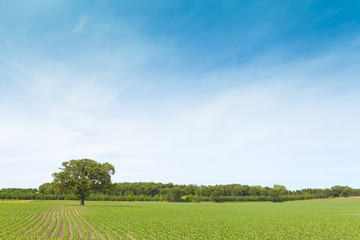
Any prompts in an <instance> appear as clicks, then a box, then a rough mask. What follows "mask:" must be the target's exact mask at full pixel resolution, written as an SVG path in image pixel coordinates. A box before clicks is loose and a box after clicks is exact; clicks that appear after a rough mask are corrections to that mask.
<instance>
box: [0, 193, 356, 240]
mask: <svg viewBox="0 0 360 240" xmlns="http://www.w3.org/2000/svg"><path fill="white" fill-rule="evenodd" d="M359 236H360V198H335V199H318V200H305V201H294V202H284V203H270V202H252V203H168V202H86V204H85V206H80V205H79V202H78V201H4V202H0V239H18V238H37V239H49V238H54V239H56V238H57V239H69V238H74V239H75V238H83V239H239V238H243V239H359Z"/></svg>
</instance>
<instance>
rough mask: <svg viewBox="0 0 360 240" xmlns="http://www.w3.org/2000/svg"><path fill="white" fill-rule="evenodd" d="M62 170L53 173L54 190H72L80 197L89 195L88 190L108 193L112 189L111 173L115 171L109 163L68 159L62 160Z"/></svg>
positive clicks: (82, 202)
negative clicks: (66, 160)
mask: <svg viewBox="0 0 360 240" xmlns="http://www.w3.org/2000/svg"><path fill="white" fill-rule="evenodd" d="M59 169H60V170H62V171H61V172H58V173H53V175H52V176H53V177H54V180H53V182H52V186H53V188H54V190H55V191H56V192H63V193H71V192H73V193H74V194H75V195H77V196H78V197H79V198H80V199H81V204H82V205H84V199H85V198H86V197H88V196H89V194H90V191H101V192H104V193H109V192H110V191H111V190H112V189H113V184H112V183H111V175H113V174H114V173H115V169H114V166H113V165H111V164H109V163H107V162H106V163H103V164H101V163H98V162H96V161H95V160H91V159H79V160H70V161H69V162H63V163H62V168H59Z"/></svg>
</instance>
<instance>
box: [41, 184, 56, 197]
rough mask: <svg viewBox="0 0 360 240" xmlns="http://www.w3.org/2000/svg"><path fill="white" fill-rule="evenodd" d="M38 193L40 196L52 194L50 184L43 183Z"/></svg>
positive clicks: (52, 189) (52, 190)
mask: <svg viewBox="0 0 360 240" xmlns="http://www.w3.org/2000/svg"><path fill="white" fill-rule="evenodd" d="M39 192H40V193H42V194H54V188H53V185H52V184H51V183H44V184H42V185H41V186H40V187H39Z"/></svg>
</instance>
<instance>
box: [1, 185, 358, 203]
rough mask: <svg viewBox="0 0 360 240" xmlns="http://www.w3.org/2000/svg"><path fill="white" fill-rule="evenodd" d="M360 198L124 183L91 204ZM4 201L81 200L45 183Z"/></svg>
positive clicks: (6, 192) (341, 192) (11, 191)
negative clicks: (99, 202) (107, 202)
mask: <svg viewBox="0 0 360 240" xmlns="http://www.w3.org/2000/svg"><path fill="white" fill-rule="evenodd" d="M349 196H360V189H353V188H350V187H348V186H339V185H336V186H333V187H331V188H325V189H318V188H306V189H301V190H295V191H291V190H287V189H286V187H285V186H283V185H274V186H273V187H262V186H248V185H240V184H227V185H215V186H205V185H201V186H199V185H194V184H190V185H178V184H173V183H165V184H164V183H153V182H135V183H129V182H123V183H114V184H112V187H111V191H107V192H103V191H101V189H100V190H97V191H91V192H90V194H89V196H88V198H87V199H88V200H90V201H170V202H204V201H212V202H228V201H232V202H237V201H239V202H241V201H273V202H280V201H291V200H302V199H315V198H329V197H349ZM0 199H19V200H20V199H21V200H32V199H39V200H79V196H78V195H77V194H76V193H75V192H68V193H59V192H56V191H55V189H54V186H53V184H51V183H44V184H42V185H41V186H39V188H38V189H36V188H29V189H21V188H3V189H1V190H0Z"/></svg>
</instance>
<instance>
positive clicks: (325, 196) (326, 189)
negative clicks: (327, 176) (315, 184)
mask: <svg viewBox="0 0 360 240" xmlns="http://www.w3.org/2000/svg"><path fill="white" fill-rule="evenodd" d="M323 196H324V198H328V197H331V190H330V189H328V188H325V189H324V190H323Z"/></svg>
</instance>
